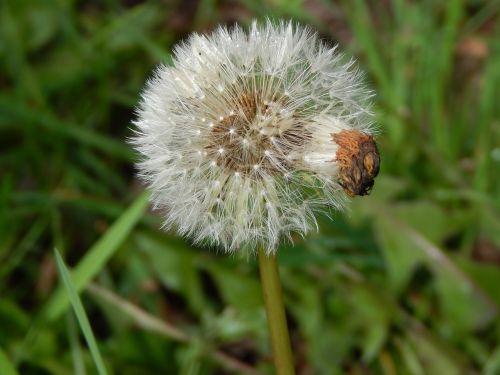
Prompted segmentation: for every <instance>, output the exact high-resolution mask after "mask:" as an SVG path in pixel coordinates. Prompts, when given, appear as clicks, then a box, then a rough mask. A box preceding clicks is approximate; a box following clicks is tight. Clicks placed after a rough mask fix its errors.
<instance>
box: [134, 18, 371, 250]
mask: <svg viewBox="0 0 500 375" xmlns="http://www.w3.org/2000/svg"><path fill="white" fill-rule="evenodd" d="M369 97H370V93H369V92H368V91H367V90H366V89H365V88H364V86H363V85H362V82H361V79H360V74H359V73H358V71H357V69H356V68H355V66H354V63H353V61H347V62H346V61H345V59H344V57H343V56H342V55H340V54H339V53H338V52H337V51H336V47H333V48H330V47H328V46H326V45H325V44H323V43H322V42H320V41H319V40H318V36H317V35H316V34H314V33H312V32H311V31H310V30H309V29H307V28H303V27H301V26H298V25H294V24H292V23H291V22H281V23H279V24H276V25H275V24H272V23H271V22H267V23H266V24H265V25H258V24H257V23H256V22H254V23H253V24H252V26H251V28H250V30H249V31H248V32H245V31H244V30H243V29H241V28H239V27H235V28H233V29H230V30H229V29H226V28H224V27H220V28H219V29H217V30H216V31H215V32H214V33H212V34H211V35H199V34H193V35H192V36H191V37H190V38H189V39H188V40H187V41H186V42H184V43H182V44H180V45H178V46H177V47H176V48H175V51H174V62H173V66H171V67H167V66H163V65H162V66H160V67H158V68H157V70H156V72H155V74H154V76H153V78H151V79H150V80H149V82H148V84H147V87H146V88H145V90H144V92H143V94H142V101H141V103H140V107H139V110H138V115H139V116H138V120H137V121H136V122H135V125H136V127H137V129H136V134H135V135H134V138H133V140H132V142H133V144H134V145H135V147H136V149H137V150H138V151H139V152H140V154H141V155H142V161H141V162H140V163H139V170H140V176H141V177H142V178H143V179H144V180H145V181H146V182H147V184H148V185H149V187H150V189H151V192H152V200H153V202H154V204H155V207H156V208H160V209H163V210H164V212H165V225H166V227H174V228H176V229H177V230H178V232H179V233H181V234H182V235H185V236H188V237H190V238H191V239H193V240H194V241H195V242H199V243H203V244H211V245H216V246H220V247H222V248H223V249H225V250H226V251H228V252H233V251H237V250H239V249H241V248H245V247H250V248H256V247H257V246H262V247H264V248H265V249H266V250H267V251H268V252H269V253H272V252H274V251H275V250H276V247H277V245H278V242H279V240H280V239H281V238H282V237H285V238H290V236H291V234H292V233H294V232H297V233H299V234H302V235H303V234H305V233H306V232H308V231H309V230H310V229H311V228H313V227H315V226H316V220H315V215H314V213H315V212H316V211H317V210H320V209H324V208H327V207H334V208H341V207H342V205H343V201H344V200H345V194H344V193H343V191H342V189H341V187H340V186H339V184H338V181H337V178H336V176H337V165H336V164H337V163H336V161H335V155H336V150H337V147H338V146H337V145H336V144H335V142H333V140H332V134H335V133H338V132H340V131H342V130H352V129H354V130H359V131H363V132H365V133H368V134H370V133H371V114H370V112H369V110H368V105H367V101H368V99H369Z"/></svg>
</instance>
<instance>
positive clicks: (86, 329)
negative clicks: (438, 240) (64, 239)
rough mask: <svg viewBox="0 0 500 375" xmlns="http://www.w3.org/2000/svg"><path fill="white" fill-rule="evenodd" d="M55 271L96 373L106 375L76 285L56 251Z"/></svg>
mask: <svg viewBox="0 0 500 375" xmlns="http://www.w3.org/2000/svg"><path fill="white" fill-rule="evenodd" d="M54 253H55V258H56V264H57V269H58V270H59V276H60V277H61V280H62V285H64V288H65V289H66V292H67V294H68V298H69V300H70V302H71V305H72V307H73V310H74V312H75V315H76V318H77V319H78V324H79V325H80V328H81V330H82V333H83V336H84V337H85V341H87V345H88V347H89V350H90V353H91V354H92V359H93V361H94V363H95V365H96V368H97V372H98V373H99V375H107V373H108V372H107V371H106V367H105V366H104V361H103V359H102V356H101V352H100V351H99V347H98V346H97V342H96V339H95V337H94V333H93V332H92V327H91V326H90V323H89V319H88V318H87V315H86V314H85V310H84V308H83V305H82V301H80V297H78V290H77V288H76V285H75V284H74V282H73V280H72V277H71V274H70V272H69V271H68V269H67V268H66V265H65V264H64V261H63V259H62V258H61V254H59V252H58V251H57V249H56V250H55V251H54Z"/></svg>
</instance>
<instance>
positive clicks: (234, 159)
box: [205, 93, 307, 176]
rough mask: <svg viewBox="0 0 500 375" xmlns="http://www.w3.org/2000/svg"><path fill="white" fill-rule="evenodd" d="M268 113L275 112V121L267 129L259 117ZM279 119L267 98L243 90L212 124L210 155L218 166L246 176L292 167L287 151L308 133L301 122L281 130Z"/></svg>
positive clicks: (296, 145) (208, 154) (208, 153)
mask: <svg viewBox="0 0 500 375" xmlns="http://www.w3.org/2000/svg"><path fill="white" fill-rule="evenodd" d="M269 102H273V100H272V99H271V100H270V101H269ZM283 104H284V103H279V105H280V106H283ZM266 116H275V117H276V124H275V125H274V128H272V129H271V131H267V132H264V131H263V130H262V128H261V127H260V126H259V121H260V119H261V118H263V117H266ZM279 121H280V118H279V114H276V113H273V109H272V108H271V107H270V105H269V103H268V102H267V101H266V102H264V101H263V100H261V99H260V98H257V97H256V95H252V94H248V93H244V94H242V95H240V96H239V97H238V100H237V102H236V103H234V110H233V111H231V114H230V115H228V116H226V117H223V118H222V119H219V121H218V122H216V123H214V124H213V125H212V127H211V130H210V134H209V137H208V142H207V144H206V146H205V151H206V152H207V157H208V158H209V159H210V160H213V161H215V162H216V163H217V165H218V166H220V167H223V168H225V169H227V170H229V171H231V172H233V173H236V172H237V173H240V174H241V175H244V176H247V175H250V174H252V173H253V174H255V175H256V176H259V175H262V172H263V171H265V172H267V173H270V174H273V173H277V172H286V171H287V170H288V169H289V167H290V161H289V160H288V158H287V155H288V154H289V153H290V151H291V150H292V149H295V148H296V147H300V146H303V145H304V143H305V141H306V134H307V133H306V132H305V131H304V129H303V126H302V125H301V124H300V123H298V122H297V123H296V124H294V125H293V126H292V127H290V128H288V129H286V130H285V131H282V132H281V131H280V129H279ZM268 130H269V129H268Z"/></svg>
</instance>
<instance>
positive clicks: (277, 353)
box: [258, 249, 295, 375]
mask: <svg viewBox="0 0 500 375" xmlns="http://www.w3.org/2000/svg"><path fill="white" fill-rule="evenodd" d="M258 258H259V269H260V279H261V283H262V292H263V294H264V302H265V305H266V314H267V324H268V327H269V334H270V339H271V347H272V351H273V360H274V366H275V370H276V374H277V375H294V374H295V370H294V366H293V357H292V350H291V345H290V335H289V334H288V326H287V323H286V316H285V306H284V304H283V293H282V291H281V281H280V275H279V269H278V263H277V261H276V255H267V254H266V252H265V251H264V250H262V249H259V250H258Z"/></svg>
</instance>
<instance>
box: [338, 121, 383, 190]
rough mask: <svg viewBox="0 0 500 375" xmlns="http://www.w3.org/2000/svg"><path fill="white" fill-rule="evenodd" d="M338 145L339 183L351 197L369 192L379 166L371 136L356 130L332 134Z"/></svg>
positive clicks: (375, 147)
mask: <svg viewBox="0 0 500 375" xmlns="http://www.w3.org/2000/svg"><path fill="white" fill-rule="evenodd" d="M332 139H333V141H334V142H335V143H336V144H337V145H338V147H339V148H338V150H337V154H336V158H335V161H336V162H338V163H339V176H338V179H339V183H340V185H341V186H342V187H343V188H344V191H345V192H346V193H347V194H348V195H350V196H351V197H354V196H357V195H367V194H369V193H370V191H371V189H372V187H373V183H374V179H375V177H376V176H377V174H378V172H379V168H380V155H379V153H378V150H377V145H376V144H375V140H374V139H373V137H372V136H370V135H368V134H365V133H362V132H360V131H357V130H343V131H341V132H339V133H336V134H332Z"/></svg>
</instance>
